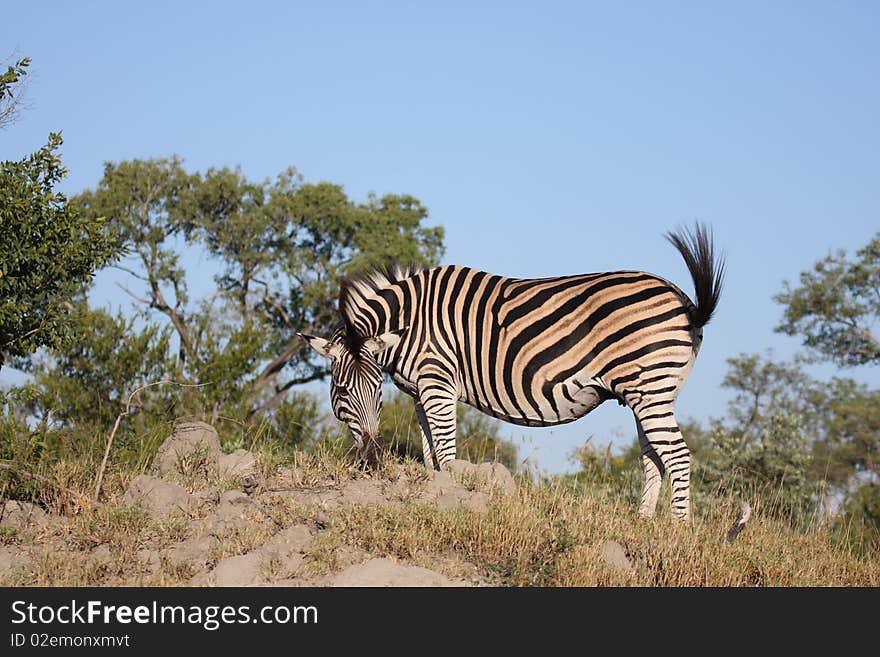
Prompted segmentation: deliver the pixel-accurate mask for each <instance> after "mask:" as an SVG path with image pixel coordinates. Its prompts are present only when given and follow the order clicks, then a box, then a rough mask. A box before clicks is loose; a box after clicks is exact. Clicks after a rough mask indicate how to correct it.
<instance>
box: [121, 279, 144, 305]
mask: <svg viewBox="0 0 880 657" xmlns="http://www.w3.org/2000/svg"><path fill="white" fill-rule="evenodd" d="M116 285H117V287H119V289H120V290H122V291H123V292H125V293H126V294H127V295H128V296H130V297H131V298H133V299H134V300H135V301H140V302H141V303H142V304H144V305H147V306H149V305H150V302H149V301H148V300H147V299H144V298H143V297H139V296H138V295H136V294H135V293H134V292H132V291H131V290H129V289H128V288H127V287H125V286H124V285H123V284H122V283H119V282H118V281H117V283H116Z"/></svg>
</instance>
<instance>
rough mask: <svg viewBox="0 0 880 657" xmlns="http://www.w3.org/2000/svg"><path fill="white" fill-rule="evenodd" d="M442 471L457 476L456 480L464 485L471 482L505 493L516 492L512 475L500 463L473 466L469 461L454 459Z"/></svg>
mask: <svg viewBox="0 0 880 657" xmlns="http://www.w3.org/2000/svg"><path fill="white" fill-rule="evenodd" d="M443 469H444V470H445V471H447V472H451V473H452V474H453V475H457V477H458V480H459V481H461V482H462V483H463V484H465V485H467V484H469V483H471V482H473V483H475V484H477V485H479V486H488V487H490V488H496V489H500V490H501V491H503V492H505V493H513V492H515V491H516V481H514V479H513V475H512V474H510V470H508V469H507V468H506V467H504V465H502V464H501V463H480V464H479V465H475V464H473V463H471V462H470V461H463V460H461V459H455V460H454V461H450V462H448V463H446V464H444V466H443Z"/></svg>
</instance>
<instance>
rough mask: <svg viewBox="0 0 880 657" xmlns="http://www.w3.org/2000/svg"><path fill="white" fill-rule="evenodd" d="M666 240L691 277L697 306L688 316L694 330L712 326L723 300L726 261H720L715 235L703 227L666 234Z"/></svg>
mask: <svg viewBox="0 0 880 657" xmlns="http://www.w3.org/2000/svg"><path fill="white" fill-rule="evenodd" d="M666 239H667V240H669V241H670V242H671V243H672V245H673V246H674V247H675V248H676V249H678V252H679V253H680V254H681V257H682V258H684V262H685V264H686V265H687V268H688V271H689V272H690V273H691V278H692V279H693V281H694V288H695V290H696V302H697V303H696V305H694V306H691V307H690V308H689V309H688V315H689V316H690V320H691V323H692V324H693V326H694V328H697V329H699V328H702V327H703V326H705V325H706V324H708V323H709V320H710V319H711V318H712V313H714V312H715V309H716V308H717V307H718V300H719V299H720V298H721V287H722V284H723V282H724V258H723V257H720V256H719V257H716V255H715V248H714V247H713V245H712V233H711V232H710V231H709V229H708V228H706V226H704V225H702V224H699V223H698V224H696V226H695V227H694V230H693V231H691V230H690V229H689V228H679V229H677V230H675V231H671V232H669V233H666Z"/></svg>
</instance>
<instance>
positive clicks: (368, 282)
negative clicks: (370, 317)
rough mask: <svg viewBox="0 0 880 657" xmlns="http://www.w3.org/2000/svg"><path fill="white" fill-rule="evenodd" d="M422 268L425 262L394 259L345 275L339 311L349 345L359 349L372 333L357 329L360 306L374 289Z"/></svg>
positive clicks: (390, 283)
mask: <svg viewBox="0 0 880 657" xmlns="http://www.w3.org/2000/svg"><path fill="white" fill-rule="evenodd" d="M423 269H424V267H423V266H422V265H419V264H416V263H399V262H395V263H390V264H388V265H385V266H382V267H373V268H370V269H368V270H366V271H363V272H361V273H359V274H356V275H354V276H351V277H349V278H345V279H343V281H342V284H341V285H340V286H339V312H340V314H341V315H342V321H343V323H344V324H345V329H346V342H347V346H348V348H349V349H350V350H351V352H352V353H354V354H357V353H359V352H360V347H361V346H362V345H363V342H364V340H365V339H366V338H368V337H370V336H368V335H362V334H361V332H360V331H358V329H357V325H356V324H357V322H356V316H357V309H358V308H360V307H362V306H363V303H364V301H365V300H366V299H368V298H369V297H370V296H372V295H373V294H374V293H375V292H378V291H379V290H383V289H385V288H388V287H390V286H391V285H393V284H394V283H397V282H399V281H402V280H405V279H407V278H410V277H411V276H415V275H416V274H418V273H419V272H420V271H422V270H423Z"/></svg>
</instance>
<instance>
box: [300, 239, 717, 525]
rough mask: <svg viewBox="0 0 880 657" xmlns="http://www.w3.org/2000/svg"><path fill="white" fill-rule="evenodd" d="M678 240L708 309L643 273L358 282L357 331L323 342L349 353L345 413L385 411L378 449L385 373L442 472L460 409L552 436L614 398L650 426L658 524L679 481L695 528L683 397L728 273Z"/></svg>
mask: <svg viewBox="0 0 880 657" xmlns="http://www.w3.org/2000/svg"><path fill="white" fill-rule="evenodd" d="M667 237H668V238H669V240H670V241H671V242H672V243H673V245H674V246H675V247H676V248H677V249H678V250H679V252H680V253H681V255H682V256H683V257H684V259H685V262H686V264H687V266H688V269H689V271H690V273H691V276H692V278H693V281H694V285H695V288H696V299H697V301H696V303H695V302H693V301H691V299H690V298H689V297H688V296H687V295H686V294H685V293H684V292H683V291H682V290H681V289H680V288H678V287H677V286H676V285H674V284H673V283H671V282H669V281H667V280H665V279H663V278H660V277H659V276H655V275H653V274H650V273H646V272H640V271H616V272H602V273H592V274H583V275H576V276H562V277H554V278H542V279H514V278H507V277H504V276H498V275H495V274H489V273H486V272H483V271H479V270H476V269H472V268H470V267H462V266H454V265H447V266H443V267H435V268H430V269H419V268H417V267H400V266H395V267H390V268H388V269H385V270H374V271H371V272H368V273H366V274H364V275H361V276H358V277H356V278H353V279H350V280H347V281H345V282H344V283H343V285H342V288H341V292H340V311H341V313H342V317H343V323H342V325H341V326H340V328H339V329H338V330H337V331H336V333H335V334H334V335H333V336H331V338H330V340H329V341H323V342H324V343H325V345H327V346H329V348H335V349H336V350H337V351H338V353H337V354H336V355H335V356H331V357H332V358H334V371H333V383H332V384H331V399H332V400H333V405H334V410H335V411H337V416H338V417H340V419H345V417H344V416H346V412H345V411H346V410H347V412H348V413H347V416H348V417H350V416H351V415H352V414H354V415H358V416H359V418H358V419H359V420H364V418H365V417H366V416H367V415H370V414H371V412H370V410H365V409H369V408H370V407H371V405H373V404H374V405H375V406H376V411H375V421H374V422H372V423H370V422H366V423H369V424H371V427H370V428H371V431H369V432H364V431H363V426H364V424H365V422H360V424H358V430H359V431H360V433H361V436H360V437H361V441H360V442H363V440H365V439H369V438H371V436H369V435H368V434H369V433H371V432H372V433H375V431H374V430H377V428H378V413H379V411H378V406H379V405H380V404H381V398H380V396H379V395H378V394H374V390H373V388H375V387H376V385H377V383H376V381H377V376H378V386H379V387H380V386H381V371H382V370H384V371H385V372H387V373H388V374H390V375H391V377H392V379H393V380H394V382H395V383H396V384H397V385H398V386H399V387H400V388H402V389H403V390H405V391H406V392H408V393H409V394H411V395H412V396H413V398H414V400H415V404H416V409H417V412H418V415H419V419H420V424H421V426H422V433H423V449H424V455H425V461H426V463H427V464H429V465H433V466H434V467H436V468H439V467H440V466H442V465H443V463H445V462H446V461H449V460H451V459H454V458H455V423H456V404H457V402H459V401H461V402H464V403H466V404H470V405H471V406H474V407H475V408H478V409H479V410H481V411H483V412H485V413H487V414H489V415H491V416H493V417H496V418H499V419H501V420H504V421H507V422H512V423H514V424H520V425H527V426H552V425H557V424H563V423H567V422H572V421H574V420H576V419H578V418H580V417H583V416H584V415H586V414H587V413H589V412H590V411H591V410H593V409H594V408H595V407H596V406H598V405H599V404H600V403H602V402H603V401H606V400H609V399H614V400H616V401H618V402H619V403H620V404H622V405H626V406H628V407H629V408H630V409H631V410H632V412H633V414H634V416H635V419H636V426H637V430H638V433H639V439H640V443H641V446H642V452H643V463H644V467H645V475H646V481H645V488H644V492H643V495H642V501H641V505H640V512H641V513H642V514H643V515H646V516H650V515H652V514H653V512H654V508H655V507H656V502H657V495H658V493H659V488H660V483H661V477H662V476H663V474H664V473H668V474H669V475H670V477H671V479H672V486H673V499H672V510H673V513H674V514H675V515H677V516H679V517H682V518H686V517H687V516H688V514H689V477H690V451H689V450H688V448H687V445H686V444H685V442H684V439H683V438H682V435H681V432H680V431H679V429H678V425H677V423H676V421H675V415H674V411H675V408H674V407H675V399H676V397H677V396H678V393H679V391H680V390H681V388H682V386H683V385H684V383H685V381H686V380H687V377H688V374H689V373H690V371H691V368H692V367H693V364H694V361H695V359H696V356H697V353H698V352H699V349H700V344H701V342H702V338H703V326H704V325H705V324H706V322H708V321H709V318H710V317H711V315H712V313H713V311H714V310H715V307H716V306H717V303H718V298H719V295H720V288H721V280H722V275H723V272H722V269H723V267H722V264H721V263H720V262H717V261H716V258H715V256H714V254H713V249H712V244H711V239H710V238H709V235H708V233H707V231H706V230H705V229H703V228H701V227H697V229H696V231H695V232H693V233H692V232H689V231H681V232H678V233H673V234H670V235H668V236H667ZM314 339H315V338H311V339H310V342H311V343H312V346H313V347H316V348H318V346H316V344H315V343H314V342H312V340H314ZM318 340H320V339H318ZM320 350H321V349H319V351H320ZM324 351H326V349H325V350H324ZM325 355H328V354H327V353H325ZM368 370H372V373H371V372H370V371H368ZM377 373H378V375H377ZM358 386H365V387H366V388H369V393H370V394H363V395H360V396H361V397H363V399H362V400H361V402H360V405H359V408H358V409H357V410H355V411H352V410H351V409H344V408H341V407H344V406H345V405H346V404H347V403H348V404H351V403H353V402H354V401H355V397H357V396H358V394H359V393H358V392H356V391H357V389H358ZM334 390H335V391H336V394H335V395H334V394H333V391H334ZM334 397H335V399H334ZM343 398H344V399H343ZM340 410H342V411H343V412H342V413H341V414H340V412H338V411H340ZM349 427H350V428H351V422H349ZM353 433H356V432H354V431H353ZM355 437H356V439H357V438H358V436H357V435H356V436H355Z"/></svg>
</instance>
